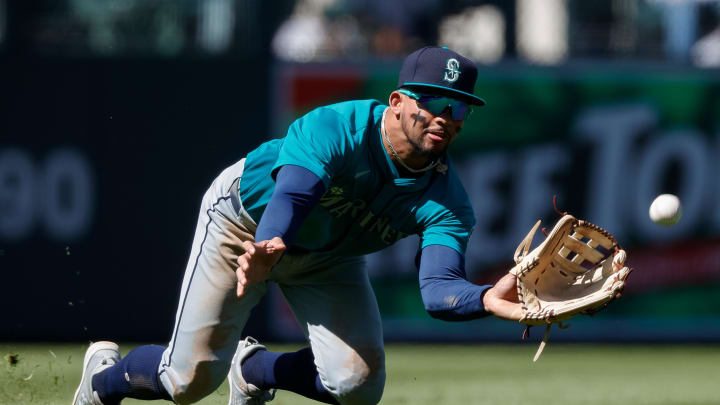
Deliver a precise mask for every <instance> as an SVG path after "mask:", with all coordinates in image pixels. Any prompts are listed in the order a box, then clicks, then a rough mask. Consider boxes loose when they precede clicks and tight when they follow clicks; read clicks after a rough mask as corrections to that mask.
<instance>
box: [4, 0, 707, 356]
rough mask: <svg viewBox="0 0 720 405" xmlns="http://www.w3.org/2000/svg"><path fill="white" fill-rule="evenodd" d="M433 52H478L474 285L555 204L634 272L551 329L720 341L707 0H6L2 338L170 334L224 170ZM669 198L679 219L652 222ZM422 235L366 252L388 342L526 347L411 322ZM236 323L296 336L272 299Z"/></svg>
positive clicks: (467, 162) (470, 326)
mask: <svg viewBox="0 0 720 405" xmlns="http://www.w3.org/2000/svg"><path fill="white" fill-rule="evenodd" d="M425 45H441V46H448V47H450V48H453V49H454V50H456V51H458V52H460V53H462V54H464V55H466V56H468V57H470V58H472V59H473V60H474V61H475V62H476V63H477V64H478V66H479V69H480V72H479V79H478V84H477V86H476V93H477V94H479V95H480V96H482V97H484V98H485V99H486V100H487V101H488V105H487V106H486V107H484V108H482V109H477V111H475V112H474V113H473V115H472V116H471V117H470V118H469V120H468V122H467V123H466V127H465V129H464V130H463V135H462V136H461V137H459V138H458V140H457V142H456V144H455V145H453V146H454V147H453V148H452V150H451V152H452V155H453V158H454V160H455V162H456V164H457V166H458V168H459V169H460V173H461V176H462V177H463V179H464V184H465V186H466V189H467V190H468V193H469V195H470V198H471V201H472V203H473V206H474V208H475V211H476V217H477V222H478V226H477V227H476V229H475V230H474V233H473V237H472V240H471V243H470V247H469V250H468V254H467V263H468V276H469V278H470V279H471V280H472V281H473V282H477V283H487V282H490V281H492V280H495V279H497V278H498V277H499V276H500V275H502V273H503V272H504V271H506V270H507V269H509V268H510V267H511V266H512V252H514V250H515V247H516V246H517V244H518V243H519V242H520V240H521V239H522V237H523V236H524V235H525V233H526V232H527V231H528V230H529V228H530V227H531V226H532V224H533V223H534V222H535V220H537V219H538V218H542V219H543V220H544V222H545V225H546V226H548V227H549V226H550V225H551V224H552V223H553V222H554V220H555V219H556V218H557V215H556V214H555V213H554V211H553V207H552V196H553V195H557V196H558V197H559V201H560V208H561V209H563V210H567V211H570V212H571V213H573V214H575V215H576V216H578V217H582V218H585V219H588V220H590V221H592V222H595V223H597V224H599V225H601V226H603V227H605V228H606V229H608V230H609V231H611V232H613V233H614V234H615V235H616V236H618V238H619V239H620V241H621V243H622V244H623V245H624V247H625V248H626V249H627V250H628V252H629V264H630V266H631V267H634V268H635V269H636V271H635V272H634V273H633V274H632V276H631V278H630V280H629V282H630V285H629V287H628V291H627V293H626V295H625V297H624V298H623V299H622V300H621V301H619V302H618V303H617V304H614V305H612V306H611V307H610V308H608V310H607V311H605V312H602V313H600V314H598V315H597V316H595V318H594V319H593V320H592V321H590V320H588V319H580V320H578V321H576V322H574V324H575V325H574V327H573V328H570V329H568V330H567V331H563V333H557V334H555V336H554V337H553V339H557V340H563V339H565V340H570V341H588V340H603V341H714V342H716V341H719V340H720V322H718V321H720V309H718V308H717V306H716V305H713V303H714V302H717V300H718V298H720V210H718V207H719V206H720V182H718V176H717V173H720V166H718V162H720V159H719V158H720V118H718V117H720V71H718V67H720V1H716V0H712V1H711V0H705V1H703V0H586V1H581V0H506V1H502V0H496V1H479V0H443V1H441V0H413V1H409V0H393V1H388V0H366V1H360V0H297V1H290V0H277V1H265V2H263V1H258V0H176V1H170V0H105V1H97V0H52V1H51V0H36V1H32V2H29V1H22V0H0V286H2V287H3V294H0V303H2V308H4V310H3V311H2V312H3V319H4V321H3V322H2V323H0V340H8V341H9V340H31V341H54V340H69V341H86V340H98V339H115V340H135V341H147V340H154V341H159V342H162V341H165V340H167V339H168V338H169V336H170V332H171V328H172V325H173V320H174V311H175V308H176V305H177V300H178V297H179V288H180V283H181V280H182V274H183V271H184V268H185V262H186V261H187V258H188V255H189V251H190V244H191V241H192V236H193V231H194V229H195V221H196V220H197V214H198V207H199V203H200V199H201V197H202V194H203V193H204V191H205V189H206V188H207V187H208V186H209V184H210V182H211V181H212V179H213V178H214V177H215V176H216V175H217V173H219V172H220V171H221V170H222V169H223V168H224V167H226V166H228V165H230V164H232V163H233V162H235V161H236V160H238V159H240V158H241V157H243V156H244V155H245V154H246V153H247V152H249V151H250V150H252V149H253V148H254V147H256V146H257V145H258V144H259V143H261V142H263V141H265V140H267V139H270V138H273V137H279V136H283V135H284V131H285V130H286V128H287V125H289V124H290V123H291V122H292V120H294V119H295V118H297V117H298V116H300V115H301V114H303V113H305V112H307V111H309V110H310V109H312V108H314V107H317V106H320V105H323V104H327V103H332V102H337V101H342V100H347V99H353V98H376V99H379V100H381V101H385V100H387V95H388V94H389V93H390V92H391V91H392V90H394V89H395V86H396V80H397V71H398V70H399V67H400V64H401V62H402V59H403V58H404V56H405V55H407V54H408V53H409V52H412V51H413V50H415V49H417V48H419V47H421V46H425ZM664 192H670V193H675V194H678V195H679V196H680V198H681V200H682V201H683V204H684V205H683V209H684V217H683V219H682V220H681V222H680V223H679V224H678V225H676V226H675V227H671V228H661V227H659V226H657V225H655V224H653V223H652V222H650V220H649V219H648V217H647V210H648V207H649V204H650V202H651V201H652V199H653V198H654V196H655V195H657V194H660V193H664ZM539 238H541V236H538V239H539ZM416 249H417V238H412V237H411V238H408V239H406V240H403V241H401V242H400V243H398V244H397V245H396V246H394V247H393V248H391V249H388V250H386V251H384V252H382V253H379V254H375V255H372V256H370V257H369V258H368V269H369V272H370V274H371V277H372V281H373V284H374V287H375V290H376V294H377V298H378V302H379V304H380V308H381V311H382V312H383V320H384V327H385V334H386V338H387V339H388V340H391V341H392V340H394V341H408V340H409V341H427V340H443V341H446V340H458V341H486V340H492V341H517V340H519V336H520V334H521V332H522V329H523V328H522V327H521V326H520V325H515V324H511V323H507V322H500V321H495V320H486V321H475V322H470V323H457V324H445V323H441V322H440V321H436V320H433V319H431V318H430V317H429V316H428V315H427V314H426V313H424V310H423V306H422V303H421V301H420V295H419V292H418V289H417V280H416V270H415V267H414V264H413V258H414V256H415V251H416ZM248 333H251V334H253V335H258V336H262V337H263V338H265V339H268V340H297V339H300V338H301V336H300V334H299V329H298V328H297V325H295V321H294V320H293V318H292V315H291V314H290V312H289V310H288V309H287V308H286V307H285V306H284V304H283V301H282V298H281V296H280V293H279V292H278V291H277V290H275V289H271V290H270V292H269V294H268V297H267V299H266V300H265V301H264V302H263V303H262V304H261V305H260V306H259V307H258V308H257V310H256V311H255V313H254V315H253V317H252V319H251V322H250V324H249V326H248Z"/></svg>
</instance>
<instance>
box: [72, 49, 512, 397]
mask: <svg viewBox="0 0 720 405" xmlns="http://www.w3.org/2000/svg"><path fill="white" fill-rule="evenodd" d="M476 78H477V68H476V67H475V66H474V64H473V63H472V62H471V61H470V60H469V59H467V58H465V57H463V56H461V55H459V54H458V53H456V52H454V51H452V50H450V49H447V48H444V47H443V48H440V47H425V48H422V49H420V50H417V51H416V52H414V53H412V54H410V55H409V56H408V57H407V58H406V59H405V61H404V64H403V66H402V70H401V71H400V74H399V81H398V88H397V90H395V91H393V92H392V93H391V94H390V96H389V102H388V104H389V105H383V104H382V103H380V102H378V101H376V100H360V101H348V102H344V103H339V104H334V105H329V106H325V107H320V108H318V109H316V110H314V111H311V112H310V113H308V114H306V115H305V116H303V117H301V118H300V119H298V120H297V121H295V122H294V123H293V124H292V125H291V126H290V128H289V130H288V133H287V136H286V137H285V138H282V139H276V140H271V141H269V142H266V143H264V144H262V145H260V146H259V147H258V148H257V149H255V150H254V151H252V152H250V153H249V154H248V155H247V156H246V158H244V159H242V160H240V161H239V162H237V163H235V164H234V165H232V166H230V167H228V168H227V169H225V170H224V171H223V172H222V173H220V175H219V176H218V177H217V178H216V179H215V181H214V182H213V183H212V185H211V186H210V189H209V190H208V191H207V193H206V194H205V196H204V197H203V201H202V207H201V210H200V216H199V219H198V223H197V228H196V232H195V238H194V241H193V246H192V251H191V254H190V258H189V261H188V265H187V268H186V270H185V276H184V280H183V284H182V291H181V296H180V302H179V304H178V310H177V315H176V319H175V328H174V330H173V333H172V338H171V340H170V343H169V345H168V346H167V347H164V346H153V345H151V346H141V347H138V348H136V349H135V350H133V351H131V352H130V353H129V354H128V355H127V356H126V357H125V358H122V359H121V357H120V353H119V351H118V346H117V345H116V344H114V343H112V342H97V343H94V344H92V345H91V346H90V347H89V348H88V350H87V353H86V354H85V360H84V363H83V374H82V380H81V382H80V385H79V387H78V389H77V391H76V393H75V398H74V400H73V404H74V405H81V404H83V405H85V404H95V405H99V404H104V405H110V404H117V403H120V401H121V400H122V399H123V398H127V397H130V398H140V399H166V400H171V401H174V402H176V403H178V404H189V403H193V402H196V401H199V400H200V399H202V398H203V397H205V396H207V395H208V394H210V393H211V392H213V391H214V390H215V389H216V388H217V387H218V386H219V385H220V384H221V383H222V381H223V379H224V378H226V377H227V378H228V379H229V382H230V404H231V405H236V404H264V403H265V402H266V401H269V400H271V399H272V398H273V397H274V395H275V391H276V390H277V389H281V390H290V391H293V392H296V393H298V394H300V395H303V396H305V397H308V398H312V399H315V400H317V401H319V402H324V403H333V404H376V403H378V402H379V401H380V398H381V396H382V393H383V388H384V384H385V359H384V349H383V337H382V328H381V321H380V314H379V311H378V307H377V303H376V300H375V296H374V294H373V291H372V289H371V286H370V282H369V281H368V275H367V272H366V269H365V267H364V261H363V255H365V254H367V253H371V252H375V251H378V250H380V249H383V248H385V247H387V246H390V245H392V244H393V243H395V242H396V241H397V240H399V239H402V238H404V237H406V236H408V235H411V234H417V235H419V236H420V240H421V242H420V246H419V247H418V254H417V256H416V263H417V265H418V269H419V273H418V274H419V282H420V289H421V293H422V298H423V302H424V304H425V307H426V309H427V311H428V312H429V314H430V315H431V316H433V317H435V318H439V319H443V320H447V321H464V320H471V319H476V318H481V317H484V316H487V315H489V314H493V315H495V316H497V317H500V318H503V319H511V320H518V319H520V313H521V309H520V304H519V303H518V296H517V290H516V281H515V276H513V275H510V274H508V275H506V276H505V277H503V278H501V279H500V280H499V281H498V282H497V283H496V284H495V285H493V286H490V285H487V286H478V285H475V284H472V283H470V282H468V281H467V280H466V276H465V270H464V253H465V249H466V246H467V241H468V238H469V237H470V233H471V229H472V227H473V225H474V222H475V221H474V218H475V216H474V214H473V210H472V208H471V205H470V202H469V201H468V197H467V195H466V193H465V191H464V189H463V187H462V184H461V183H460V181H459V179H458V176H457V173H456V171H455V168H454V166H453V163H452V162H451V160H450V158H449V157H448V155H447V154H446V151H447V149H448V146H449V145H450V144H451V143H452V142H453V141H454V140H455V138H456V137H457V136H458V134H459V133H460V130H461V129H462V126H463V122H464V121H465V119H466V118H467V117H468V115H469V114H470V112H471V108H472V107H473V106H482V105H484V104H485V102H484V101H483V100H482V99H481V98H479V97H477V96H475V95H474V94H473V89H474V86H475V80H476ZM268 282H274V283H276V284H277V285H278V286H279V287H280V289H281V290H282V293H283V295H284V297H285V299H286V300H287V302H288V304H289V305H290V307H291V308H292V310H293V313H294V315H295V317H296V318H297V320H298V321H299V323H300V325H301V326H302V328H303V330H304V333H305V336H306V337H307V340H308V342H309V347H307V348H304V349H302V350H299V351H297V352H294V353H273V352H270V351H268V350H266V348H265V346H263V345H261V344H259V343H258V342H257V341H256V340H255V339H253V338H251V337H245V338H243V334H242V332H243V327H244V325H245V322H246V321H247V319H248V316H249V315H250V311H251V310H252V308H253V307H254V306H255V305H256V304H257V303H258V301H259V300H260V299H261V297H262V296H263V295H264V294H265V291H266V288H267V283H268Z"/></svg>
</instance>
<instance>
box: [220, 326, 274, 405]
mask: <svg viewBox="0 0 720 405" xmlns="http://www.w3.org/2000/svg"><path fill="white" fill-rule="evenodd" d="M261 349H263V350H264V349H265V346H263V345H261V344H259V343H258V341H257V340H255V339H254V338H252V337H250V336H248V337H247V338H245V340H241V341H240V343H239V344H238V348H237V351H235V356H233V359H232V364H231V366H230V373H228V382H229V383H230V402H228V405H263V404H265V402H269V401H272V400H273V398H275V390H273V392H272V393H271V392H270V390H261V389H260V388H258V387H257V386H255V385H254V384H248V383H247V382H245V379H244V378H243V376H242V369H241V365H242V363H243V361H244V360H245V359H246V358H248V357H250V355H251V354H253V353H255V352H256V351H258V350H261Z"/></svg>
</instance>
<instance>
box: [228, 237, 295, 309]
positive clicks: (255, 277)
mask: <svg viewBox="0 0 720 405" xmlns="http://www.w3.org/2000/svg"><path fill="white" fill-rule="evenodd" d="M243 248H244V249H245V253H243V254H242V255H240V257H238V259H237V263H238V268H237V270H235V273H236V274H237V279H238V283H237V296H238V298H240V297H242V296H243V295H245V289H246V288H247V287H248V286H250V285H252V284H255V283H259V282H261V281H264V280H265V279H266V278H267V276H268V274H270V270H271V269H272V267H273V266H274V265H275V263H277V262H278V260H280V256H282V254H283V252H284V251H285V243H284V242H283V240H282V239H280V238H279V237H277V236H276V237H274V238H272V239H270V240H263V241H260V242H250V241H245V242H243Z"/></svg>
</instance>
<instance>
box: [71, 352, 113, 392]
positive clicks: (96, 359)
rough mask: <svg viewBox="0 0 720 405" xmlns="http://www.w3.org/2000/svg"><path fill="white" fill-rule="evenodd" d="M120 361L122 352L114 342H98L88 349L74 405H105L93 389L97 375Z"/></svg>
mask: <svg viewBox="0 0 720 405" xmlns="http://www.w3.org/2000/svg"><path fill="white" fill-rule="evenodd" d="M119 361H120V350H119V348H118V345H116V344H115V343H113V342H96V343H93V344H91V345H90V347H88V349H87V351H86V352H85V360H84V361H83V373H82V378H81V379H80V385H79V386H78V388H77V390H76V391H75V397H74V398H73V402H72V405H103V403H102V402H101V401H100V397H98V394H97V392H95V391H94V390H93V389H92V378H93V376H94V375H95V374H97V373H99V372H101V371H103V370H105V369H106V368H108V367H112V366H113V365H114V364H116V363H117V362H119Z"/></svg>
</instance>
